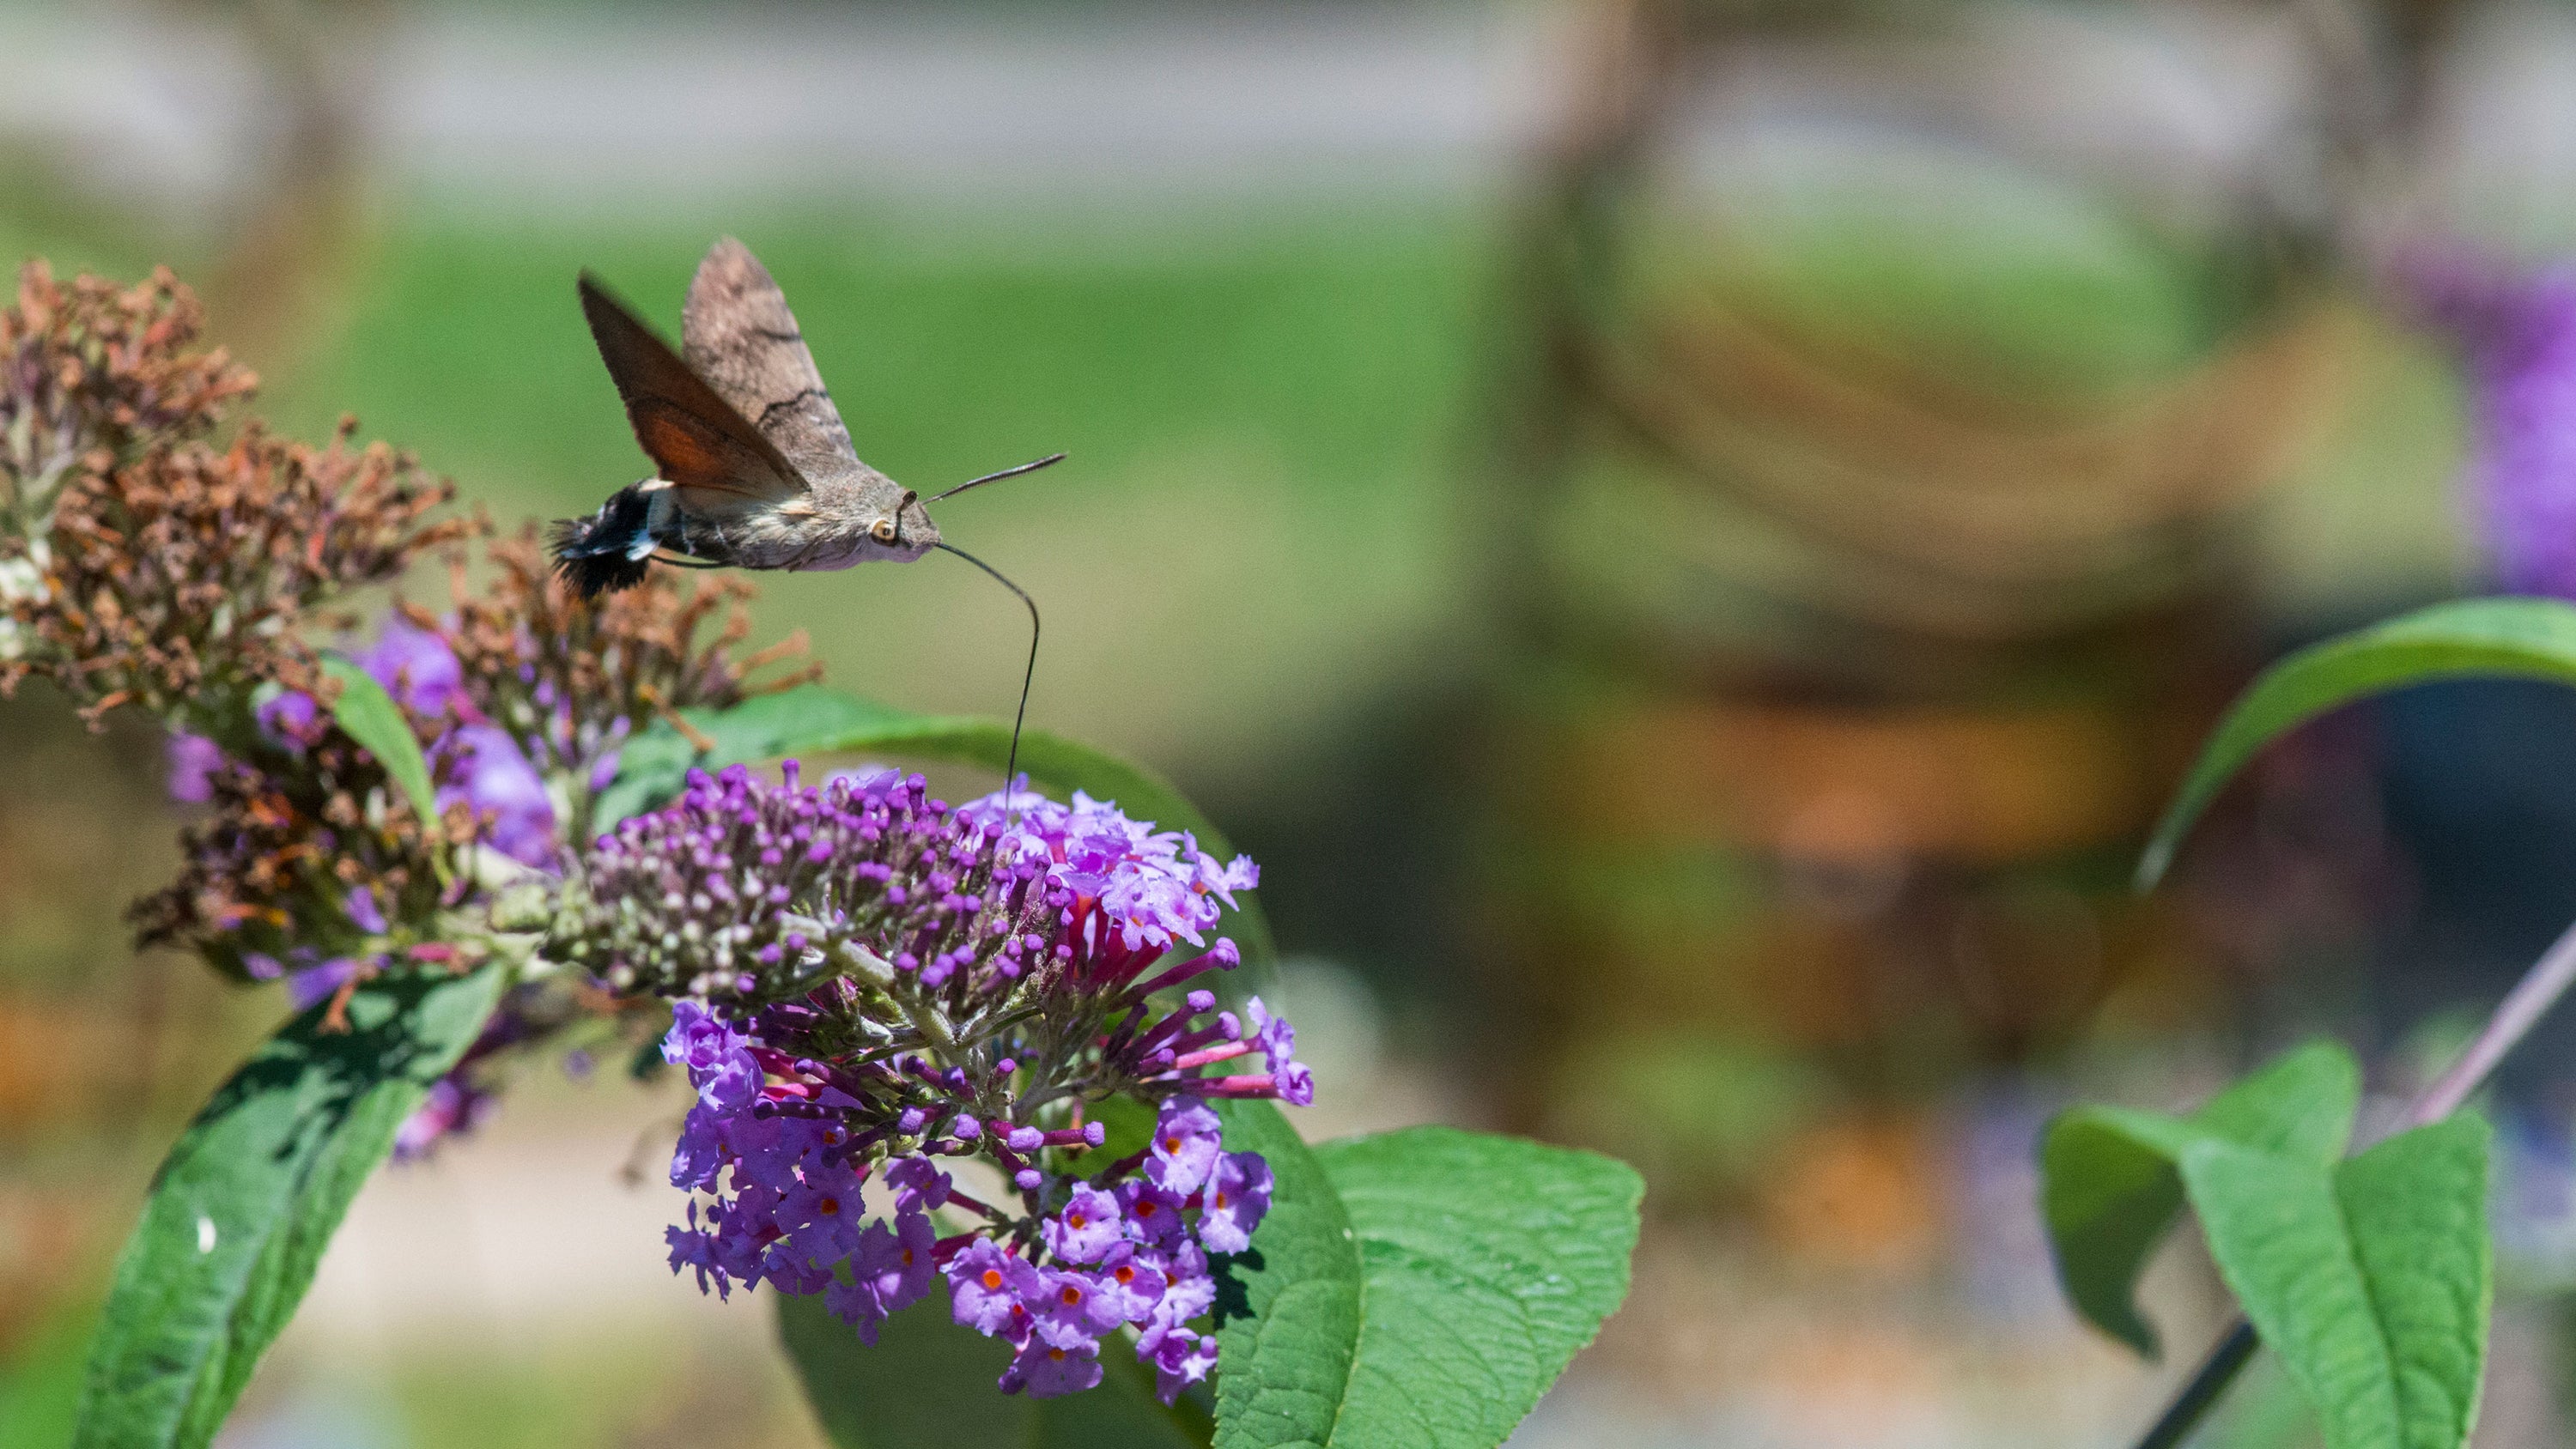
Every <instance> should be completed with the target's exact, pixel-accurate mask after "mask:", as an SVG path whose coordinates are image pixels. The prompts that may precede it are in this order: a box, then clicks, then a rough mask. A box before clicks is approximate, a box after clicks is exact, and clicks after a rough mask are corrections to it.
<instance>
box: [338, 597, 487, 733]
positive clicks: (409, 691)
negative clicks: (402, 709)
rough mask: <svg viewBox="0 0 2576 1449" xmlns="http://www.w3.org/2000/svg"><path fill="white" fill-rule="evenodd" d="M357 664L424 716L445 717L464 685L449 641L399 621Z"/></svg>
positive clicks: (391, 623) (390, 622) (390, 623)
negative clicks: (448, 645)
mask: <svg viewBox="0 0 2576 1449" xmlns="http://www.w3.org/2000/svg"><path fill="white" fill-rule="evenodd" d="M356 662H357V665H358V667H359V668H361V669H363V670H365V671H367V674H368V676H369V677H370V678H372V679H374V680H375V681H376V683H378V684H381V685H383V686H384V687H385V692H386V693H387V694H390V695H392V696H393V697H394V698H395V699H396V700H398V701H400V702H401V703H403V704H404V705H407V706H409V707H410V708H412V709H414V710H416V711H418V712H419V713H422V714H428V715H437V714H445V713H446V712H447V706H448V702H449V701H450V700H452V699H454V698H456V695H457V691H458V690H459V689H461V688H462V687H463V686H464V683H465V671H464V669H463V668H461V667H460V666H459V665H458V664H457V662H456V655H455V654H454V653H453V652H452V651H450V650H449V649H448V647H447V641H446V640H444V639H441V638H440V637H438V636H437V635H436V634H433V633H431V632H430V631H428V630H427V629H423V628H420V627H418V626H416V625H414V624H411V623H409V622H406V621H405V620H403V619H401V618H399V617H397V618H394V619H390V620H388V621H386V624H385V632H384V633H383V634H381V635H379V636H378V637H377V639H376V642H375V643H374V644H372V645H370V646H368V648H367V651H366V652H365V653H363V654H360V655H359V656H357V661H356Z"/></svg>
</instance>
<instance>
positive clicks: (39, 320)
mask: <svg viewBox="0 0 2576 1449" xmlns="http://www.w3.org/2000/svg"><path fill="white" fill-rule="evenodd" d="M202 320H203V312H202V309H201V308H200V307H199V306H198V305H197V299H196V297H195V296H194V295H193V294H191V293H190V292H189V291H188V289H187V288H185V287H182V286H180V285H179V283H178V281H177V279H176V278H174V277H172V276H171V275H170V272H169V269H168V268H166V267H164V268H161V269H158V270H156V271H154V272H153V274H152V277H151V279H150V280H149V281H146V282H143V283H140V284H138V285H136V286H133V287H130V288H119V287H117V286H116V285H115V284H114V283H111V282H106V281H102V280H101V279H99V278H97V277H82V278H79V279H78V280H76V281H74V282H73V283H71V284H70V285H69V286H65V285H63V284H62V283H60V282H57V281H55V280H54V274H53V270H52V268H50V267H48V266H46V265H45V263H44V262H42V261H34V262H29V263H28V264H27V265H26V267H25V268H24V269H23V270H21V271H20V272H19V274H18V302H17V305H16V306H14V307H10V308H6V309H0V509H5V511H6V515H7V517H8V519H9V521H10V522H12V523H18V524H29V523H32V524H34V525H35V530H36V532H38V533H41V530H42V524H43V514H44V510H45V509H46V508H48V507H49V506H50V505H51V503H52V500H53V495H54V494H55V492H56V491H57V490H58V489H59V487H60V486H61V484H62V483H63V482H65V481H66V480H67V479H69V478H70V477H71V476H72V475H73V473H74V472H75V471H78V470H81V469H84V468H86V469H88V470H90V471H93V472H103V471H105V470H107V469H108V468H111V467H113V466H115V464H117V463H119V462H122V461H126V460H128V459H130V458H132V457H133V456H134V455H135V454H136V453H137V452H139V451H141V450H143V449H145V448H147V447H155V446H162V445H166V444H168V443H171V442H175V441H178V440H180V439H183V438H188V437H195V436H202V435H203V434H205V433H206V432H208V431H210V430H212V429H213V427H214V426H215V424H216V423H217V422H218V421H220V420H221V418H222V415H223V413H224V411H225V410H226V408H227V407H229V405H230V404H231V403H232V402H233V401H235V400H236V399H238V398H241V397H243V396H245V395H247V394H248V393H249V392H250V390H251V388H252V386H253V385H254V384H255V382H256V381H257V379H255V378H254V377H253V376H252V375H251V374H250V373H249V372H247V371H245V370H244V369H242V368H239V367H236V366H234V365H233V363H232V361H231V359H230V358H228V357H226V356H225V354H224V353H223V351H222V350H221V349H220V348H219V349H216V350H215V351H212V352H200V351H192V350H190V348H189V344H190V343H192V342H194V341H195V340H196V337H197V329H198V327H199V325H200V323H201V322H202ZM30 542H31V536H30V534H29V533H27V532H23V531H19V532H13V533H12V535H11V536H9V537H8V538H7V539H6V540H5V543H4V544H0V546H5V547H8V548H10V549H11V550H12V551H15V550H20V549H24V548H25V547H26V546H27V545H28V544H29V543H30Z"/></svg>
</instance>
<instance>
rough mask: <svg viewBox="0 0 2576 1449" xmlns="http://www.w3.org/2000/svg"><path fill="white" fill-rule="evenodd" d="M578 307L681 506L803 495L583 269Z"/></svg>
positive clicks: (795, 477) (753, 436)
mask: <svg viewBox="0 0 2576 1449" xmlns="http://www.w3.org/2000/svg"><path fill="white" fill-rule="evenodd" d="M581 310H582V315H583V316H584V317H585V318H587V319H588V320H589V322H590V335H591V339H592V340H593V341H595V342H596V343H598V344H599V356H600V360H601V361H602V362H605V363H606V364H607V365H608V375H609V377H610V378H611V379H612V380H613V381H615V382H616V384H617V395H618V397H619V399H620V400H622V401H623V402H624V403H625V404H626V420H627V422H628V423H630V424H631V425H633V427H634V429H635V441H636V442H637V443H638V444H640V445H641V446H642V447H643V449H644V453H645V456H647V457H649V458H651V459H652V460H653V465H654V468H655V469H656V471H657V472H658V473H659V474H660V475H661V476H662V477H663V478H665V479H667V480H669V481H670V482H671V483H672V484H673V485H675V486H676V487H678V488H679V489H681V490H682V494H681V497H680V504H681V506H682V507H683V508H687V509H691V510H693V511H695V510H697V509H699V508H701V507H717V508H720V509H723V510H724V511H735V510H739V509H742V508H746V507H749V506H753V505H756V504H766V503H779V502H784V501H787V500H789V499H793V498H798V497H801V496H802V495H803V494H804V492H805V479H804V476H803V475H802V474H801V473H800V472H799V471H798V470H797V468H796V466H795V465H794V464H792V463H790V462H788V461H787V459H786V458H785V457H784V456H782V455H781V454H780V453H779V451H778V449H777V447H776V446H775V445H773V444H772V443H771V442H770V441H769V439H767V438H766V437H763V436H762V435H761V432H760V430H759V429H758V428H755V427H753V426H752V425H751V423H750V422H749V421H748V420H746V419H745V418H744V417H743V416H742V414H741V413H739V412H737V411H736V410H735V409H734V407H733V405H732V404H730V403H728V402H726V401H725V400H724V399H723V398H722V397H719V396H718V395H717V394H716V392H715V390H714V389H713V388H711V387H709V386H708V385H707V384H706V382H705V380H704V379H702V378H700V377H699V376H698V375H697V374H696V373H695V372H693V371H692V370H690V368H689V366H688V364H686V363H684V362H682V361H681V360H680V358H679V355H678V354H677V353H674V352H673V351H672V350H671V348H670V345H669V344H668V343H665V342H664V341H663V340H662V339H661V338H659V337H657V336H655V335H654V334H653V330H652V329H651V328H650V327H647V326H645V325H644V323H643V321H642V319H640V318H638V317H637V316H636V315H635V314H634V313H633V312H632V311H630V310H628V309H627V307H626V306H625V304H624V303H621V302H619V301H618V300H617V299H616V298H615V297H612V296H610V295H609V293H608V291H607V289H606V288H603V287H602V286H600V285H599V283H598V281H597V279H595V278H593V277H592V276H591V275H590V274H588V273H587V272H585V273H583V274H582V278H581ZM710 494H712V495H717V496H715V497H709V496H708V495H710Z"/></svg>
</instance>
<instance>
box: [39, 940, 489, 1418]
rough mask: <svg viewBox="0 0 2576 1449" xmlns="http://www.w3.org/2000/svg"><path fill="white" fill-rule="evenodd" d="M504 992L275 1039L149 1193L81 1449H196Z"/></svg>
mask: <svg viewBox="0 0 2576 1449" xmlns="http://www.w3.org/2000/svg"><path fill="white" fill-rule="evenodd" d="M499 990H500V978H499V974H498V973H497V972H494V971H489V970H486V971H479V972H476V973H474V974H472V975H469V976H452V975H449V974H447V973H445V972H417V971H416V972H406V973H403V974H400V975H388V976H384V977H379V978H377V979H376V980H374V981H371V982H369V983H367V984H366V985H364V986H362V987H360V988H359V989H358V991H357V992H356V993H355V994H353V995H352V996H351V997H350V999H349V1002H348V1030H346V1031H338V1032H334V1031H329V1030H326V1029H325V1028H324V1026H323V1016H324V1014H325V1011H326V1009H327V1008H326V1007H325V1006H322V1005H317V1006H315V1007H313V1008H312V1009H310V1010H307V1011H305V1012H303V1013H302V1014H300V1015H298V1016H297V1017H296V1018H295V1019H294V1020H293V1021H291V1022H289V1023H287V1025H286V1026H285V1027H284V1028H283V1029H282V1030H280V1031H279V1032H278V1034H277V1035H276V1036H273V1037H271V1038H270V1039H269V1040H268V1042H267V1043H266V1044H265V1045H263V1046H262V1047H261V1048H260V1049H259V1051H258V1052H257V1053H256V1054H254V1055H253V1056H252V1057H251V1059H250V1060H249V1061H248V1062H247V1063H245V1064H243V1066H242V1068H241V1070H240V1071H238V1072H235V1073H234V1074H233V1076H232V1078H231V1080H229V1081H227V1082H225V1083H224V1085H223V1086H222V1087H221V1088H219V1089H217V1091H216V1092H215V1096H214V1099H213V1100H212V1101H210V1102H208V1103H207V1104H206V1107H205V1109H204V1110H203V1111H202V1112H200V1113H199V1114H198V1115H197V1120H196V1121H195V1122H194V1123H192V1124H191V1125H190V1126H189V1128H188V1130H187V1132H186V1133H185V1134H183V1135H182V1136H181V1137H180V1139H179V1142H178V1145H177V1146H175V1147H173V1148H172V1149H171V1150H170V1156H169V1157H168V1159H166V1160H165V1161H164V1162H163V1163H162V1164H161V1170H160V1172H159V1174H158V1175H157V1176H156V1177H155V1178H154V1179H153V1184H152V1193H151V1197H150V1198H149V1200H148V1201H146V1202H145V1204H144V1208H143V1220H142V1222H141V1223H139V1224H138V1225H137V1226H136V1227H135V1230H134V1236H133V1237H132V1238H131V1239H129V1240H128V1241H127V1243H126V1245H125V1252H124V1254H123V1256H121V1257H120V1258H118V1260H117V1264H116V1276H115V1279H114V1281H113V1283H112V1284H111V1286H110V1288H109V1291H108V1299H107V1307H106V1309H105V1311H104V1313H103V1314H102V1316H101V1318H100V1323H99V1330H98V1336H97V1337H96V1339H94V1340H93V1341H92V1344H91V1348H90V1360H89V1375H88V1382H87V1384H86V1386H85V1388H84V1390H83V1393H82V1396H81V1406H80V1427H79V1430H78V1432H77V1434H76V1436H75V1437H74V1439H73V1441H72V1442H73V1446H74V1449H200V1446H203V1445H205V1444H206V1443H208V1442H209V1441H211V1440H212V1439H213V1438H214V1436H215V1431H216V1430H217V1429H218V1428H220V1427H221V1426H222V1424H223V1420H224V1416H225V1414H227V1413H228V1412H230V1411H231V1409H232V1405H233V1401H234V1400H235V1399H236V1398H238V1397H240V1395H241V1390H242V1385H243V1384H244V1383H246V1382H248V1381H249V1379H250V1373H251V1369H252V1367H253V1366H254V1365H256V1364H257V1363H258V1361H259V1357H260V1355H261V1354H262V1353H263V1352H265V1351H266V1350H267V1348H268V1345H269V1343H270V1342H271V1341H272V1340H274V1339H275V1338H276V1337H277V1334H278V1330H280V1329H282V1328H284V1327H285V1326H286V1321H287V1319H288V1318H289V1317H290V1316H291V1315H292V1314H293V1313H294V1311H295V1305H296V1304H297V1303H298V1302H299V1301H301V1300H302V1298H303V1296H304V1290H305V1289H306V1288H307V1287H309V1286H311V1284H312V1281H313V1270H314V1267H315V1265H316V1264H318V1263H319V1262H320V1261H321V1258H322V1250H323V1248H324V1247H325V1246H326V1245H327V1244H329V1242H330V1241H331V1234H332V1233H333V1232H334V1231H335V1230H336V1229H337V1228H338V1227H339V1225H340V1219H341V1217H342V1216H343V1215H344V1214H346V1213H347V1211H348V1208H349V1202H350V1199H352V1198H354V1197H356V1196H357V1193H358V1189H359V1187H360V1186H361V1185H363V1184H364V1183H365V1182H366V1180H367V1177H368V1175H369V1174H370V1173H372V1172H374V1171H375V1169H376V1166H377V1164H378V1163H380V1162H382V1161H384V1158H385V1154H386V1153H387V1152H389V1151H391V1150H392V1147H393V1140H394V1132H395V1129H397V1128H399V1127H400V1126H401V1125H402V1122H403V1119H404V1118H405V1117H407V1116H409V1115H410V1114H411V1112H412V1109H414V1108H415V1107H418V1106H419V1105H420V1103H421V1099H422V1097H423V1095H424V1094H425V1093H426V1092H427V1090H428V1088H429V1085H430V1084H431V1083H432V1082H434V1081H436V1080H437V1079H438V1077H439V1076H440V1075H441V1074H443V1073H444V1072H446V1071H447V1069H448V1068H450V1067H452V1066H454V1065H455V1064H456V1061H457V1058H458V1057H460V1056H462V1055H463V1054H464V1052H465V1049H466V1048H467V1047H468V1046H469V1045H471V1044H472V1043H473V1041H474V1037H475V1034H476V1033H477V1032H478V1031H479V1030H481V1028H482V1025H483V1020H484V1018H485V1017H486V1016H488V1015H490V1014H491V1010H492V1006H493V1002H494V1000H495V999H496V997H497V995H498V993H499Z"/></svg>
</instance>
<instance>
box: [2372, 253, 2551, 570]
mask: <svg viewBox="0 0 2576 1449" xmlns="http://www.w3.org/2000/svg"><path fill="white" fill-rule="evenodd" d="M2401 280H2402V282H2403V284H2404V285H2405V286H2406V288H2407V290H2408V291H2410V292H2411V293H2412V294H2413V296H2414V299H2415V301H2416V302H2417V304H2418V305H2419V306H2420V307H2421V308H2422V310H2423V311H2424V312H2426V313H2427V314H2428V315H2429V316H2430V317H2431V319H2432V320H2433V321H2434V322H2435V323H2436V324H2437V325H2439V326H2441V327H2442V328H2443V329H2444V330H2445V331H2446V332H2448V333H2449V334H2450V336H2451V337H2452V339H2453V340H2454V341H2455V342H2456V343H2457V344H2458V345H2459V347H2460V349H2461V351H2462V353H2463V354H2464V355H2465V357H2466V359H2467V362H2468V365H2469V371H2470V374H2471V377H2472V379H2473V380H2474V382H2475V384H2476V389H2477V396H2476V400H2475V403H2474V408H2475V414H2474V423H2473V427H2474V433H2475V436H2474V443H2473V445H2474V447H2475V450H2476V451H2475V454H2474V457H2473V459H2472V462H2471V464H2470V477H2471V478H2472V480H2473V481H2474V487H2475V489H2476V493H2477V504H2478V507H2479V510H2480V513H2481V523H2482V525H2483V532H2484V535H2485V540H2486V545H2487V550H2488V556H2489V558H2490V559H2491V560H2492V561H2493V563H2494V567H2495V573H2496V581H2497V582H2498V583H2499V584H2500V585H2502V586H2503V587H2504V588H2505V589H2507V590H2509V591H2511V592H2515V593H2536V594H2550V595H2554V596H2556V597H2559V598H2567V599H2576V266H2569V265H2564V264H2562V265H2558V266H2552V267H2546V268H2542V269H2539V270H2536V271H2530V272H2526V273H2519V274H2517V273H2516V272H2515V271H2513V270H2511V269H2508V268H2505V267H2501V266H2496V265H2492V264H2483V263H2479V262H2476V261H2473V260H2470V259H2467V258H2464V257H2459V256H2427V257H2419V258H2416V259H2414V260H2413V261H2412V262H2411V263H2410V264H2408V265H2407V266H2405V267H2403V268H2401Z"/></svg>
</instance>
